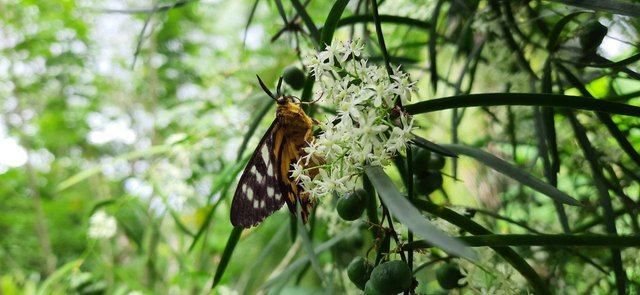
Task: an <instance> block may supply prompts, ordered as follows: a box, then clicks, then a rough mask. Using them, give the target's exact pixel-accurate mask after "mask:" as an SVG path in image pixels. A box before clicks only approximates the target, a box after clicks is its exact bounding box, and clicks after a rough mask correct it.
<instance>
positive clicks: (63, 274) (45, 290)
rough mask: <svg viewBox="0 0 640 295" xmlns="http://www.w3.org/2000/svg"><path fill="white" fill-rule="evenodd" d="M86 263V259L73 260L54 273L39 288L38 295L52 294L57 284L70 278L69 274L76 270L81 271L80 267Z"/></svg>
mask: <svg viewBox="0 0 640 295" xmlns="http://www.w3.org/2000/svg"><path fill="white" fill-rule="evenodd" d="M83 263H84V259H76V260H73V261H71V262H69V263H67V264H65V265H63V266H61V267H60V268H58V269H57V270H56V271H55V272H53V273H52V274H51V275H50V276H49V277H48V278H47V279H46V280H45V281H44V282H43V283H42V285H41V286H40V288H38V292H37V293H36V295H45V294H51V290H49V289H50V288H51V286H52V285H53V284H55V283H57V282H61V281H62V280H65V279H67V278H68V277H69V273H70V272H72V271H74V270H79V269H80V266H81V265H82V264H83Z"/></svg>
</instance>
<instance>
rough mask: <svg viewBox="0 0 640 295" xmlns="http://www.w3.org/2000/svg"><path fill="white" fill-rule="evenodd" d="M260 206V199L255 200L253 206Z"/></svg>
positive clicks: (256, 207)
mask: <svg viewBox="0 0 640 295" xmlns="http://www.w3.org/2000/svg"><path fill="white" fill-rule="evenodd" d="M259 206H260V201H258V200H253V208H255V209H258V208H259Z"/></svg>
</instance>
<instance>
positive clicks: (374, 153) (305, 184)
mask: <svg viewBox="0 0 640 295" xmlns="http://www.w3.org/2000/svg"><path fill="white" fill-rule="evenodd" d="M363 49H364V46H362V44H361V43H359V42H333V43H332V44H331V45H328V46H327V47H326V49H325V50H324V51H321V52H318V53H317V54H315V55H314V56H313V57H311V58H310V59H309V60H308V62H307V63H308V64H309V67H310V68H311V71H312V73H313V74H314V76H315V78H316V81H318V82H319V83H318V84H317V85H319V86H320V88H321V90H320V91H319V92H321V93H323V94H325V95H326V96H324V97H325V101H326V102H327V103H329V104H330V105H331V106H333V107H335V109H336V115H335V116H327V117H326V118H325V120H323V121H321V122H320V124H319V126H320V129H321V131H322V133H321V134H320V135H319V136H318V137H317V138H315V140H314V141H313V142H311V143H309V145H308V146H307V147H306V148H305V149H304V152H305V155H304V156H303V157H302V158H301V159H300V161H298V163H296V164H294V165H292V168H293V169H292V170H291V172H292V175H293V176H294V178H295V179H296V180H297V181H298V183H299V184H300V185H301V186H302V188H303V189H304V191H305V192H308V193H309V194H310V195H311V197H313V198H315V197H322V196H324V195H327V194H329V193H332V192H336V193H338V194H343V193H345V192H347V191H349V190H353V189H354V188H355V184H356V183H357V181H358V177H359V176H360V175H361V174H362V168H363V167H364V166H365V165H387V164H389V163H390V162H391V158H392V157H393V156H395V155H396V154H397V153H398V152H402V151H404V147H405V146H406V144H407V142H408V141H409V140H410V139H411V138H412V135H411V133H410V132H411V130H412V129H413V120H412V119H411V117H410V116H409V115H408V114H406V113H403V112H400V115H399V120H398V118H397V117H395V115H394V117H393V118H392V113H397V111H395V110H393V107H394V106H395V102H396V101H397V100H398V99H400V100H401V101H402V102H405V101H409V99H411V92H412V91H414V90H415V87H414V85H415V83H414V82H410V80H409V75H408V74H406V73H404V72H402V71H401V70H400V68H399V67H398V68H396V69H395V71H394V73H393V75H391V76H389V75H388V74H387V72H386V70H385V69H384V67H381V66H376V65H369V64H368V63H367V60H366V59H365V58H364V56H363V52H362V50H363ZM392 110H393V112H392ZM319 159H321V161H320V160H319ZM313 162H321V163H313ZM310 163H312V164H310ZM314 164H315V165H320V166H318V167H317V169H315V168H314V169H311V168H313V167H314ZM304 167H311V168H306V169H305V168H304ZM311 171H314V172H313V175H311Z"/></svg>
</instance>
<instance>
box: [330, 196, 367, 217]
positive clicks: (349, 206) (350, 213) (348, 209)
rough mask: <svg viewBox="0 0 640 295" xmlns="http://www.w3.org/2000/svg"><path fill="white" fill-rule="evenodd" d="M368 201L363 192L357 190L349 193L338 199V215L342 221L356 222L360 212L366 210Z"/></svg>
mask: <svg viewBox="0 0 640 295" xmlns="http://www.w3.org/2000/svg"><path fill="white" fill-rule="evenodd" d="M368 200H369V198H368V196H367V192H366V191H365V190H362V189H358V190H356V191H354V192H349V193H347V194H345V195H344V196H343V197H342V198H340V199H338V204H337V205H336V209H337V210H338V215H340V217H341V218H342V219H344V220H349V221H352V220H356V219H358V218H360V215H362V212H364V210H365V209H366V208H367V201H368Z"/></svg>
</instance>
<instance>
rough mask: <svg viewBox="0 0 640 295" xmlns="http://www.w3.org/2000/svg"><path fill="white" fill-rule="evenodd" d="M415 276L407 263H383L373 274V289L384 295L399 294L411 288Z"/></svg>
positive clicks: (397, 261)
mask: <svg viewBox="0 0 640 295" xmlns="http://www.w3.org/2000/svg"><path fill="white" fill-rule="evenodd" d="M412 280H413V275H412V274H411V270H410V269H409V266H408V265H407V263H406V262H404V261H401V260H393V261H388V262H385V263H381V264H379V265H378V266H376V267H375V268H374V269H373V271H372V272H371V278H370V279H369V281H370V282H371V284H372V287H373V288H374V289H375V290H376V291H378V292H379V293H382V294H398V293H400V292H403V291H406V290H408V289H409V288H410V287H411V281H412Z"/></svg>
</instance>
